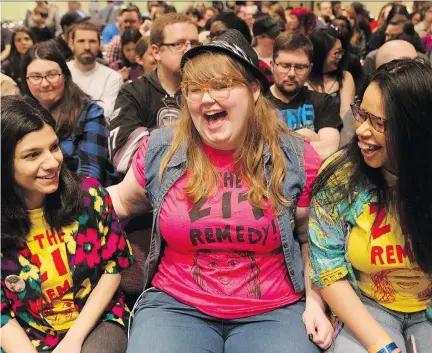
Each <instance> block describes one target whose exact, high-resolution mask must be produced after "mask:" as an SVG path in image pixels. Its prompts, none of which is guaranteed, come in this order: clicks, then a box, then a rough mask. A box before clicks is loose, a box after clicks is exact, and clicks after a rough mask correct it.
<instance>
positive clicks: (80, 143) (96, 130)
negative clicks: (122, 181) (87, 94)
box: [60, 98, 110, 184]
mask: <svg viewBox="0 0 432 353" xmlns="http://www.w3.org/2000/svg"><path fill="white" fill-rule="evenodd" d="M108 136H109V131H108V127H107V124H106V122H105V117H104V111H103V109H102V108H101V107H100V106H99V105H97V104H96V103H95V102H94V101H93V100H91V99H88V98H87V99H86V100H85V101H84V108H83V111H82V112H81V115H80V117H79V119H78V123H77V126H76V127H75V129H74V131H73V133H72V134H71V136H69V137H68V138H67V139H65V140H62V141H60V147H61V150H62V152H63V155H64V160H65V162H66V165H67V166H68V167H69V169H70V170H72V171H74V172H76V173H77V174H80V175H81V176H86V177H90V178H95V179H97V180H99V181H100V182H101V183H102V184H105V183H104V181H105V179H106V168H107V165H108V164H109V163H110V160H109V151H108Z"/></svg>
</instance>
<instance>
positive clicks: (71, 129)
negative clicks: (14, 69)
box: [21, 41, 118, 186]
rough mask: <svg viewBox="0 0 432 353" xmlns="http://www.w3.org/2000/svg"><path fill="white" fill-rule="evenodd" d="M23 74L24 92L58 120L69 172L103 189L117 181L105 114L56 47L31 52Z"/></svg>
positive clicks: (39, 46) (43, 46)
mask: <svg viewBox="0 0 432 353" xmlns="http://www.w3.org/2000/svg"><path fill="white" fill-rule="evenodd" d="M21 75H22V91H23V92H22V93H23V94H24V95H27V96H30V97H33V98H34V99H36V100H37V101H38V102H39V103H40V105H41V106H42V107H44V108H45V109H46V110H48V111H49V112H50V113H51V115H52V116H53V117H54V119H55V120H56V122H57V124H56V133H57V135H58V137H59V139H60V147H61V149H62V152H63V155H64V160H65V164H66V165H67V166H68V167H69V169H70V170H72V171H73V172H76V173H77V174H79V175H81V176H85V177H91V178H95V179H97V180H99V181H100V182H101V183H102V184H103V185H104V186H108V185H111V183H115V182H116V181H118V175H117V172H116V171H115V170H114V169H113V166H112V164H111V162H110V159H109V151H108V127H107V125H106V122H105V117H104V111H103V109H102V108H101V107H100V106H99V105H98V104H96V102H95V101H93V100H91V99H90V98H89V97H88V96H87V95H86V94H85V93H84V92H83V91H82V90H81V89H80V88H79V87H78V86H77V85H76V84H75V83H74V82H73V81H72V75H71V72H70V70H69V68H68V66H67V65H66V62H65V60H64V58H63V56H62V54H61V52H60V51H59V49H58V48H57V46H56V44H55V43H54V42H52V41H49V42H43V43H39V44H37V45H36V46H34V47H32V48H31V49H29V50H28V51H27V53H26V55H25V56H24V58H23V62H22V71H21Z"/></svg>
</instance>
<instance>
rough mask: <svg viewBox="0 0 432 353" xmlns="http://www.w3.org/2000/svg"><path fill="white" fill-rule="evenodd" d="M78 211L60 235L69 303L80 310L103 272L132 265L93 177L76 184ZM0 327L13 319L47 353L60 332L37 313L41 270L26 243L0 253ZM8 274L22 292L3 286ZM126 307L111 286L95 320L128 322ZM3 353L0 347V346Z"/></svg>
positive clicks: (125, 242)
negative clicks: (69, 229) (72, 229)
mask: <svg viewBox="0 0 432 353" xmlns="http://www.w3.org/2000/svg"><path fill="white" fill-rule="evenodd" d="M82 190H83V194H84V195H83V200H82V202H83V205H84V207H83V210H82V213H81V215H80V216H79V217H78V218H77V221H78V229H77V230H76V231H75V232H74V233H72V234H70V233H68V234H65V235H64V244H65V249H66V253H67V258H68V264H69V267H70V271H71V274H72V279H73V286H72V290H73V294H74V299H73V300H74V304H75V308H76V310H77V311H78V312H81V311H82V310H83V308H84V306H85V304H86V302H87V300H88V299H89V297H90V294H91V293H92V292H93V290H94V288H95V287H96V286H97V284H98V283H99V280H100V278H101V276H102V275H103V274H117V273H119V272H120V271H121V270H122V269H126V268H128V267H130V266H131V265H132V264H133V263H134V258H133V256H132V248H131V246H130V243H129V241H128V240H127V238H126V236H125V233H124V232H123V230H122V228H121V226H120V223H119V221H118V218H117V215H116V213H115V211H114V209H113V205H112V201H111V197H110V196H109V194H108V191H106V190H105V189H104V188H103V187H102V186H101V185H100V184H99V182H98V181H97V180H95V179H90V178H85V179H84V180H83V183H82ZM0 259H1V326H4V325H6V324H7V323H8V322H9V321H10V320H12V319H16V320H17V321H18V323H19V324H20V325H21V327H22V328H23V330H24V331H25V332H26V334H27V337H28V338H29V339H30V341H31V342H32V344H33V345H34V346H35V347H36V349H37V350H38V351H46V350H48V351H52V350H53V349H54V348H55V347H56V346H57V345H58V343H59V342H60V341H61V340H62V339H63V337H64V335H65V334H66V332H59V331H56V330H55V329H53V327H52V326H51V325H50V323H49V322H48V321H47V320H46V319H45V317H44V315H43V312H44V311H43V294H42V275H43V274H42V273H41V272H40V268H39V266H38V265H37V264H36V263H35V262H34V261H33V258H32V253H31V251H30V249H29V247H28V245H27V243H26V242H20V243H19V244H18V245H17V246H16V247H14V248H4V249H2V253H1V258H0ZM8 276H15V277H17V276H18V277H19V278H20V279H21V280H22V281H23V282H24V283H25V287H24V290H23V291H21V292H17V291H14V290H13V289H10V288H8V287H7V286H6V283H5V279H6V277H8ZM129 316H130V311H129V309H128V308H127V306H126V304H125V301H124V295H123V294H122V293H121V291H120V290H117V291H116V292H115V294H114V296H113V298H112V299H111V301H110V303H109V304H108V305H107V307H106V308H105V310H104V312H103V313H102V315H101V317H100V318H99V321H98V322H100V321H109V322H115V323H117V324H119V325H120V326H122V327H127V326H128V323H129ZM1 352H2V353H4V350H1Z"/></svg>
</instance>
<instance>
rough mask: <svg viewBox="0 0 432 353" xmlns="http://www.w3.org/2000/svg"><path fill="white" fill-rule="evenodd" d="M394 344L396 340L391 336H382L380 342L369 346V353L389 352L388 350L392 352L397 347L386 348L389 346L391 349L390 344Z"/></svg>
mask: <svg viewBox="0 0 432 353" xmlns="http://www.w3.org/2000/svg"><path fill="white" fill-rule="evenodd" d="M392 343H393V344H394V341H393V340H392V339H391V338H390V336H387V337H385V338H381V339H380V340H379V341H378V342H376V343H375V344H373V345H372V346H370V347H369V348H368V352H369V353H387V352H391V351H392V350H394V349H396V348H397V346H396V348H393V349H392V350H385V349H387V347H388V348H389V349H390V347H389V346H390V345H391V344H392ZM383 349H384V350H383Z"/></svg>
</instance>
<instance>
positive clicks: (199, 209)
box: [189, 172, 277, 247]
mask: <svg viewBox="0 0 432 353" xmlns="http://www.w3.org/2000/svg"><path fill="white" fill-rule="evenodd" d="M221 177H222V178H223V181H222V182H223V186H224V189H228V188H232V189H234V190H233V191H224V192H223V193H222V197H221V200H220V202H216V203H215V202H212V203H210V202H207V201H208V199H202V200H200V201H198V202H197V203H196V204H194V205H193V206H192V207H191V209H190V210H189V219H190V222H191V229H190V233H189V234H190V241H191V244H192V246H194V247H197V246H199V245H205V244H211V243H216V242H217V243H227V244H228V243H245V244H249V245H255V244H259V245H262V246H265V245H266V244H267V241H268V239H269V237H272V236H276V233H277V229H276V223H275V219H274V218H273V219H272V220H271V223H270V224H267V225H266V226H264V227H262V226H261V227H260V228H253V227H252V226H246V225H240V224H239V225H235V226H234V225H231V226H230V225H225V226H223V227H211V228H210V227H206V228H204V229H202V228H201V227H197V228H194V227H193V224H194V223H195V222H196V221H198V220H200V219H203V218H205V217H208V216H210V217H211V216H212V212H222V220H229V219H231V218H232V213H233V212H235V209H239V208H242V207H241V206H243V205H242V203H243V202H247V203H248V202H249V201H248V199H247V194H246V192H243V191H241V190H239V189H242V188H243V186H242V183H241V181H240V178H239V177H238V176H237V175H235V174H234V173H230V172H224V173H223V174H222V175H221ZM235 189H237V190H235ZM251 208H252V210H251V213H252V214H251V215H250V216H253V220H255V221H259V220H260V219H262V218H263V217H264V211H263V210H262V209H261V208H259V207H256V206H253V205H251ZM246 219H249V216H247V217H246ZM220 223H229V222H220ZM275 240H276V239H275Z"/></svg>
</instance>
